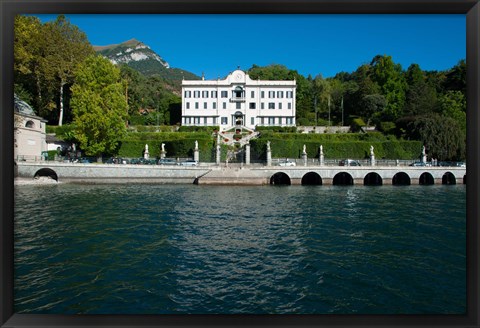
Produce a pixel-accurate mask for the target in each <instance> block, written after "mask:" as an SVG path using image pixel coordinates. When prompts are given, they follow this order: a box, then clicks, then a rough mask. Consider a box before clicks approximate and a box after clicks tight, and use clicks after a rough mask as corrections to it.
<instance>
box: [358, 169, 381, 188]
mask: <svg viewBox="0 0 480 328" xmlns="http://www.w3.org/2000/svg"><path fill="white" fill-rule="evenodd" d="M363 184H364V185H365V186H381V185H382V184H383V180H382V177H381V176H380V175H379V174H378V173H376V172H370V173H368V174H367V175H366V176H365V178H363Z"/></svg>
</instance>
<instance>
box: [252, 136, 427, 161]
mask: <svg viewBox="0 0 480 328" xmlns="http://www.w3.org/2000/svg"><path fill="white" fill-rule="evenodd" d="M250 144H251V153H252V159H260V160H265V159H266V148H267V146H266V144H267V140H266V139H257V140H252V141H251V142H250ZM303 145H305V146H306V150H307V154H308V156H309V157H310V158H313V157H316V158H318V157H319V155H320V154H319V151H320V150H319V147H320V145H322V146H323V154H324V156H325V158H326V159H341V158H355V159H366V158H369V156H370V146H373V147H374V152H375V157H376V158H377V159H382V158H385V159H415V158H419V156H420V153H421V149H422V143H421V142H420V141H403V140H402V141H380V142H379V141H373V142H371V141H344V142H341V141H324V142H322V143H318V142H312V141H305V140H293V139H292V140H283V139H271V140H270V147H271V149H272V157H274V158H275V157H277V158H283V157H288V158H300V157H301V155H302V150H303Z"/></svg>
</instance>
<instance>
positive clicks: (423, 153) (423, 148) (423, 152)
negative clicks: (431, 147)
mask: <svg viewBox="0 0 480 328" xmlns="http://www.w3.org/2000/svg"><path fill="white" fill-rule="evenodd" d="M425 154H426V152H425V146H423V147H422V155H425Z"/></svg>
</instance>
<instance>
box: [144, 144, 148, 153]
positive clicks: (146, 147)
mask: <svg viewBox="0 0 480 328" xmlns="http://www.w3.org/2000/svg"><path fill="white" fill-rule="evenodd" d="M145 152H146V153H148V145H147V144H145Z"/></svg>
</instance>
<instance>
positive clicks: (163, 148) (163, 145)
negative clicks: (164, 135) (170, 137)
mask: <svg viewBox="0 0 480 328" xmlns="http://www.w3.org/2000/svg"><path fill="white" fill-rule="evenodd" d="M162 152H163V153H164V152H165V144H164V143H163V142H162Z"/></svg>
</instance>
